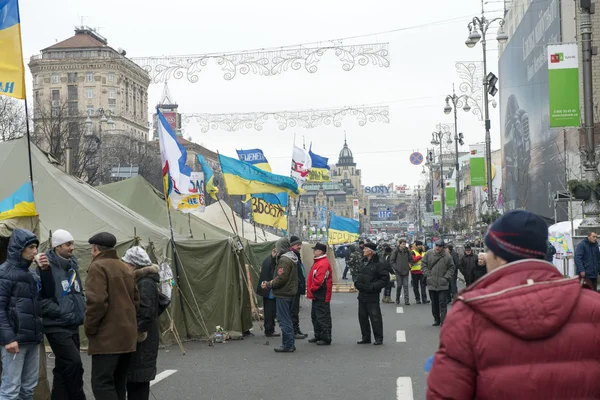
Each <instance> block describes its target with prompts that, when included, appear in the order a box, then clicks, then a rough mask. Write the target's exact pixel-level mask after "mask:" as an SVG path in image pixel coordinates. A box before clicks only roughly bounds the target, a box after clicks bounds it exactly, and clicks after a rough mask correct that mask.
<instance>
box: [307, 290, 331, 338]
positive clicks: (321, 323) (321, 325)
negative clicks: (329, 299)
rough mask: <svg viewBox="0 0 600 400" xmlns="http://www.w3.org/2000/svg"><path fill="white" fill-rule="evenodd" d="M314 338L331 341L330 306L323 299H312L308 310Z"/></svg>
mask: <svg viewBox="0 0 600 400" xmlns="http://www.w3.org/2000/svg"><path fill="white" fill-rule="evenodd" d="M310 318H311V319H312V324H313V328H314V331H315V339H318V340H324V341H326V342H331V306H330V305H329V303H326V302H324V301H323V300H313V302H312V309H311V311H310Z"/></svg>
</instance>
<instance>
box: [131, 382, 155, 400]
mask: <svg viewBox="0 0 600 400" xmlns="http://www.w3.org/2000/svg"><path fill="white" fill-rule="evenodd" d="M148 399H150V382H127V400H148Z"/></svg>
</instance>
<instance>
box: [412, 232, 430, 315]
mask: <svg viewBox="0 0 600 400" xmlns="http://www.w3.org/2000/svg"><path fill="white" fill-rule="evenodd" d="M424 255H425V250H424V249H423V242H421V241H420V240H415V249H414V250H413V251H412V254H411V256H412V260H411V261H412V262H411V267H410V275H411V283H412V287H413V291H414V292H415V300H416V301H417V304H421V294H423V304H427V303H429V300H427V278H425V276H424V275H423V273H422V272H421V260H422V259H423V256H424ZM419 286H420V287H421V294H420V293H419Z"/></svg>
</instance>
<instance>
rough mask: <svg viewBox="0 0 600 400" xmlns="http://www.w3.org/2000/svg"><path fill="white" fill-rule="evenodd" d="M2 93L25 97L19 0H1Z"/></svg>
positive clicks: (0, 90)
mask: <svg viewBox="0 0 600 400" xmlns="http://www.w3.org/2000/svg"><path fill="white" fill-rule="evenodd" d="M0 54H1V56H0V95H5V96H11V97H15V98H17V99H24V98H25V68H24V67H23V49H22V46H21V20H20V17H19V2H18V1H17V0H0Z"/></svg>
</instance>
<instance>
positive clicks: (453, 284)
mask: <svg viewBox="0 0 600 400" xmlns="http://www.w3.org/2000/svg"><path fill="white" fill-rule="evenodd" d="M446 249H448V254H450V257H452V262H453V263H454V275H453V276H452V278H451V279H450V296H448V304H450V303H452V299H453V298H454V296H456V293H458V286H457V284H458V266H459V265H460V257H459V256H458V253H457V252H456V251H455V250H454V246H453V245H452V244H450V243H449V244H448V245H446Z"/></svg>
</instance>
